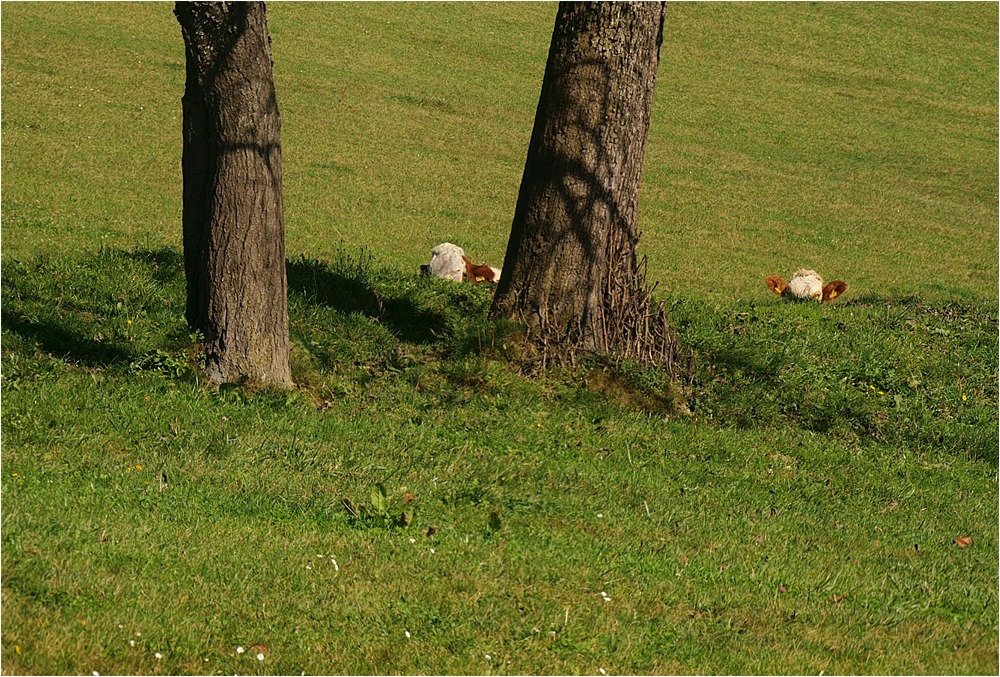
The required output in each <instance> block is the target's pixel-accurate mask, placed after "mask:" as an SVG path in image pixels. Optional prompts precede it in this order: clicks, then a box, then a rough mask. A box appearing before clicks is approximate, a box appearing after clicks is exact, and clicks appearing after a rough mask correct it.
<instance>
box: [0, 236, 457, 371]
mask: <svg viewBox="0 0 1000 677" xmlns="http://www.w3.org/2000/svg"><path fill="white" fill-rule="evenodd" d="M286 265H287V268H286V270H287V275H288V288H289V295H290V296H292V297H294V296H298V297H299V298H298V300H299V301H301V302H302V303H304V304H305V305H306V306H308V305H310V304H316V305H321V306H323V307H327V308H331V309H333V310H335V311H337V312H339V313H345V314H350V313H360V314H362V315H365V316H367V317H370V318H373V319H375V320H377V321H378V322H379V323H380V324H382V325H383V326H384V327H386V328H387V329H389V331H390V332H391V333H392V334H393V335H395V336H396V337H397V338H398V339H400V340H402V341H408V342H412V343H419V344H430V343H434V342H436V341H438V340H439V337H440V336H442V335H444V334H446V333H447V332H448V318H447V317H446V315H445V314H444V313H443V312H439V311H435V310H432V309H429V308H427V307H424V306H422V305H421V303H420V301H419V293H415V291H414V290H415V288H414V287H413V286H412V285H409V286H407V285H397V284H394V282H395V281H394V280H392V279H389V278H391V277H392V275H391V273H392V271H378V270H374V267H373V266H372V265H371V263H370V261H369V260H367V259H364V258H362V259H351V258H348V257H341V258H340V260H338V261H335V262H333V263H326V262H322V261H318V260H307V259H305V258H303V257H299V258H296V259H292V260H289V261H288V262H287V264H286ZM382 277H384V278H386V282H387V284H385V285H383V286H384V287H385V288H386V289H387V290H388V291H381V290H380V289H378V281H379V280H380V279H381V278H382ZM399 289H401V291H397V290H399ZM185 293H186V292H185V286H184V258H183V256H182V254H181V252H180V251H179V250H178V249H176V248H170V247H165V248H161V249H154V250H148V249H136V250H133V251H125V250H118V249H101V250H100V251H99V252H97V253H94V254H83V255H76V256H68V257H60V258H52V257H39V258H37V259H35V260H32V261H16V260H11V261H5V262H4V266H3V280H2V305H0V320H2V327H3V332H4V335H5V338H6V339H8V340H9V341H10V343H9V344H8V345H7V346H5V348H8V349H10V350H18V344H21V347H22V349H23V348H27V347H28V346H34V347H36V348H37V349H39V350H41V351H43V352H45V353H48V354H50V355H53V356H55V357H57V358H59V359H64V360H66V361H68V362H73V363H76V364H80V365H82V366H86V367H108V366H112V365H121V364H125V365H128V364H130V363H131V362H132V361H134V360H136V359H137V358H139V357H141V356H142V355H144V354H146V353H147V352H149V351H151V350H157V349H169V344H173V343H177V342H178V341H179V340H181V339H184V340H188V339H187V337H188V334H189V330H188V328H187V325H186V323H185V320H184V306H185ZM130 320H131V322H130ZM133 323H134V324H133Z"/></svg>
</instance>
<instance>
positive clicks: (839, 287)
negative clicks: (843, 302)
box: [823, 280, 847, 301]
mask: <svg viewBox="0 0 1000 677" xmlns="http://www.w3.org/2000/svg"><path fill="white" fill-rule="evenodd" d="M846 290H847V283H846V282H844V281H843V280H834V281H833V282H831V283H829V284H828V285H826V286H825V287H823V300H824V301H832V300H833V299H835V298H837V297H838V296H840V295H841V294H843V293H844V292H845V291H846Z"/></svg>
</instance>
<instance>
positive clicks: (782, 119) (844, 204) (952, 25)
mask: <svg viewBox="0 0 1000 677" xmlns="http://www.w3.org/2000/svg"><path fill="white" fill-rule="evenodd" d="M555 10H556V6H555V4H553V3H548V4H546V3H538V4H536V3H519V4H518V5H516V6H512V5H509V4H504V3H500V4H493V3H444V4H433V3H399V4H393V5H383V4H379V3H376V4H371V3H339V4H337V5H336V6H327V5H324V4H321V3H317V4H315V5H310V4H295V5H282V4H280V3H278V4H275V5H273V6H272V7H270V8H269V25H270V30H271V33H272V37H273V49H274V58H275V78H276V81H277V91H278V97H279V105H280V107H281V111H282V115H283V139H282V140H283V151H284V153H283V161H284V182H285V207H286V226H287V239H288V249H289V253H290V254H291V255H298V254H302V255H305V256H308V257H319V258H323V259H326V260H329V259H330V258H332V257H333V256H334V255H335V254H336V252H337V251H338V249H339V248H340V247H341V246H346V247H347V248H348V249H349V250H357V249H360V248H365V249H367V250H368V251H370V252H371V253H372V255H373V256H374V257H376V259H377V260H378V261H380V262H382V263H389V262H392V263H393V264H394V265H396V266H398V267H400V268H401V269H406V270H415V269H416V267H417V266H418V265H419V264H420V263H426V259H427V257H428V253H429V250H430V248H431V247H433V246H435V245H436V244H438V243H440V242H443V241H453V242H457V243H458V244H460V245H462V246H464V247H465V248H466V249H468V250H469V251H470V253H471V254H472V255H473V257H474V258H476V259H477V260H483V261H487V262H490V263H493V264H494V265H500V263H501V262H502V260H503V256H504V252H505V249H506V242H507V236H508V234H509V230H510V221H511V218H512V216H513V210H514V204H515V202H516V198H517V190H518V185H519V182H520V179H521V172H522V170H523V167H524V155H525V152H526V148H527V143H528V138H529V136H530V133H531V125H532V121H533V118H534V114H535V107H536V105H537V102H538V92H539V88H540V86H541V78H542V74H543V71H544V65H545V57H546V54H547V50H548V41H549V38H550V36H551V30H552V21H553V19H554V16H555ZM997 11H998V10H997V7H996V6H995V5H992V4H989V3H960V4H950V3H926V4H913V3H909V4H895V3H884V4H864V3H862V4H857V5H855V4H850V3H848V4H844V3H815V4H808V3H793V4H789V3H783V4H774V5H771V4H767V3H765V4H738V3H734V4H722V5H718V6H712V7H705V6H701V5H699V4H697V3H691V4H685V3H676V4H672V5H671V6H670V7H669V8H668V17H667V22H666V25H665V27H664V30H665V33H664V41H663V48H662V57H661V63H662V65H661V70H660V74H659V78H658V84H657V93H656V97H655V101H654V110H653V117H652V123H651V129H650V139H649V143H648V147H647V150H646V160H645V169H644V179H643V187H642V198H641V202H642V205H641V215H640V218H641V227H642V229H643V231H644V237H643V240H642V243H641V250H642V252H643V253H644V254H646V255H648V256H649V258H650V264H651V265H650V279H651V280H653V281H658V282H660V284H661V288H662V289H663V290H664V291H669V292H672V293H678V294H681V295H683V296H686V297H689V298H690V297H693V296H697V297H702V298H709V299H712V300H716V301H723V300H730V299H743V300H751V299H755V298H759V297H760V296H761V295H762V294H764V293H766V291H767V290H766V288H765V287H763V286H762V283H761V279H762V278H763V277H764V276H767V275H775V274H778V275H784V276H786V277H787V276H788V275H790V274H791V273H792V272H793V271H794V270H795V269H796V268H798V267H801V266H805V267H810V268H814V269H816V270H818V271H819V272H820V274H822V275H824V276H826V277H829V278H841V279H844V280H847V281H848V283H849V284H850V285H851V288H852V289H853V290H854V293H857V294H861V295H866V294H883V295H911V294H918V295H920V296H921V297H928V296H932V297H936V298H952V297H954V296H958V295H970V294H972V295H975V296H976V297H978V298H979V299H980V300H982V299H986V300H992V299H993V298H995V295H996V284H995V281H996V279H997V278H998V274H1000V273H998V267H997V228H996V224H997V221H998V211H997V204H998V194H997V186H998V173H997V172H998V166H1000V162H998V154H997V148H998V137H997V124H996V119H997V95H998V94H997V93H998V80H997V77H998V75H997V73H998V69H997V67H996V58H995V55H996V53H997V50H998V36H997V31H996V26H997V22H998V14H997ZM4 15H5V17H6V26H7V28H6V29H5V30H4V31H3V47H4V49H3V57H2V58H3V67H4V87H3V93H2V96H3V109H4V115H3V138H4V141H3V144H4V153H3V160H2V162H3V174H4V178H5V182H4V183H5V188H4V198H3V199H4V205H5V209H4V213H3V226H4V246H5V251H6V252H7V255H22V254H24V253H34V252H36V251H49V252H52V253H55V252H60V251H63V252H64V251H73V250H74V249H75V248H76V244H75V243H76V241H77V233H81V234H86V235H87V239H88V240H89V239H94V238H96V239H100V240H103V241H104V242H105V244H108V245H110V246H117V247H124V248H126V249H127V248H131V247H132V246H134V245H135V244H137V243H138V244H140V245H142V246H144V247H145V248H149V249H156V248H158V247H161V246H167V245H178V244H179V240H180V229H179V227H178V226H177V224H178V222H179V213H180V207H179V204H180V187H181V183H180V172H179V171H178V170H177V167H178V166H179V163H180V145H181V144H180V97H181V94H182V92H183V77H184V51H183V44H182V41H181V38H180V31H179V29H178V26H177V24H176V21H175V20H174V18H173V16H172V14H171V7H170V5H169V4H159V3H135V4H129V5H122V6H120V7H117V8H116V10H115V11H114V12H107V11H104V8H103V6H94V7H91V6H89V5H87V4H79V5H74V4H64V5H59V6H58V11H52V10H47V9H46V8H45V7H44V6H35V5H33V4H32V3H11V4H10V5H9V6H6V7H5V8H4ZM720 269H721V270H723V271H725V272H724V274H721V275H720V274H719V273H718V271H719V270H720Z"/></svg>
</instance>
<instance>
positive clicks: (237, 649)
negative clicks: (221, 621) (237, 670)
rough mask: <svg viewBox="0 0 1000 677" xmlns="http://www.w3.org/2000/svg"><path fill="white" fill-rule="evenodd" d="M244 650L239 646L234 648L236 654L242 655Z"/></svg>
mask: <svg viewBox="0 0 1000 677" xmlns="http://www.w3.org/2000/svg"><path fill="white" fill-rule="evenodd" d="M243 651H244V649H243V647H241V646H238V647H236V653H243Z"/></svg>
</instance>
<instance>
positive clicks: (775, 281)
mask: <svg viewBox="0 0 1000 677" xmlns="http://www.w3.org/2000/svg"><path fill="white" fill-rule="evenodd" d="M764 282H766V283H767V286H768V287H770V288H771V291H773V292H774V293H775V294H777V295H778V296H781V294H782V293H783V292H784V291H785V289H786V288H787V287H788V285H787V284H785V281H784V280H782V279H781V278H780V277H778V276H777V275H772V276H771V277H769V278H767V279H766V280H764Z"/></svg>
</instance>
